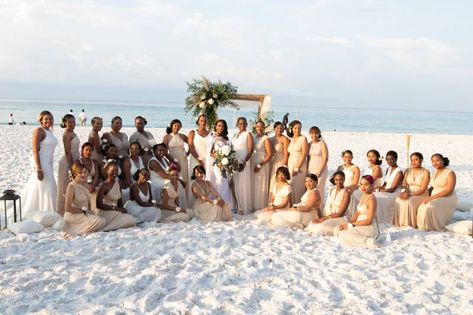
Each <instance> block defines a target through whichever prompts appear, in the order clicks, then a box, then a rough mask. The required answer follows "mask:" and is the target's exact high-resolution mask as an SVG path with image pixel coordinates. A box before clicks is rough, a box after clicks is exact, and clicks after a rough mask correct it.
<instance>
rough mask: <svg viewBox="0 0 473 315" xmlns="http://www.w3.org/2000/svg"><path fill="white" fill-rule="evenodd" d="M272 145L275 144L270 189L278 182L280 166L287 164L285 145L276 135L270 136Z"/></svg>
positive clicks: (270, 173)
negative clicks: (277, 175) (277, 172)
mask: <svg viewBox="0 0 473 315" xmlns="http://www.w3.org/2000/svg"><path fill="white" fill-rule="evenodd" d="M270 141H271V145H272V146H273V159H272V161H271V170H270V172H269V176H270V178H271V179H270V182H269V189H271V187H273V186H274V184H276V171H277V170H278V168H279V167H280V166H287V165H285V164H283V162H284V146H283V145H282V144H281V143H279V142H278V140H277V139H276V137H271V138H270Z"/></svg>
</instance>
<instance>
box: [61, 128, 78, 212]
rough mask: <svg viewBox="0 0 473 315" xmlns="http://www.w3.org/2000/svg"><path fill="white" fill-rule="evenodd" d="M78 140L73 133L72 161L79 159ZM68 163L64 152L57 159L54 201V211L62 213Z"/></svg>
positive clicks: (67, 178)
mask: <svg viewBox="0 0 473 315" xmlns="http://www.w3.org/2000/svg"><path fill="white" fill-rule="evenodd" d="M79 146H80V140H79V137H78V136H77V135H76V134H74V137H73V138H72V139H71V155H72V163H74V162H75V161H78V160H79V159H80V151H79ZM70 169H71V168H70V165H69V163H68V162H67V157H66V154H64V155H63V156H62V157H61V159H60V160H59V165H58V169H57V199H56V200H57V202H56V211H57V212H58V213H59V214H61V215H64V203H65V197H66V188H67V185H69V182H70V179H69V170H70Z"/></svg>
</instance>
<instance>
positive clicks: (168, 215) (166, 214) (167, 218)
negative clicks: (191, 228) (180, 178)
mask: <svg viewBox="0 0 473 315" xmlns="http://www.w3.org/2000/svg"><path fill="white" fill-rule="evenodd" d="M163 190H166V192H167V194H168V197H169V198H168V203H169V206H171V207H179V208H181V209H186V210H187V197H186V191H185V189H184V187H183V186H182V184H181V183H180V182H178V183H177V191H176V189H174V186H173V185H172V183H171V182H167V183H166V184H165V185H164V188H163ZM176 199H178V200H179V206H178V205H177V204H176V201H175V200H176ZM161 214H162V216H161V219H160V220H159V222H162V223H166V222H179V221H183V222H187V221H189V220H190V219H192V214H190V213H186V212H176V211H171V210H164V209H161Z"/></svg>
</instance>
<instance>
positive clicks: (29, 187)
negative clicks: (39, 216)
mask: <svg viewBox="0 0 473 315" xmlns="http://www.w3.org/2000/svg"><path fill="white" fill-rule="evenodd" d="M43 130H44V131H45V133H46V137H45V138H44V139H43V141H41V142H40V143H39V152H38V154H39V159H40V163H41V169H42V170H43V175H44V178H43V180H39V179H38V173H37V171H36V167H35V165H36V164H35V161H34V157H33V156H32V157H31V163H30V164H31V167H32V169H33V172H32V174H31V176H30V179H29V180H28V183H26V186H25V187H24V188H23V190H22V192H21V202H22V210H23V213H24V214H25V215H26V217H28V213H32V212H34V211H55V210H56V195H57V187H56V180H55V178H54V169H53V161H54V150H55V149H56V146H57V144H58V141H57V139H56V137H55V136H54V134H53V133H52V131H51V130H49V129H44V128H43Z"/></svg>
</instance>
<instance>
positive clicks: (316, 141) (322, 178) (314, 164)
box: [308, 126, 328, 204]
mask: <svg viewBox="0 0 473 315" xmlns="http://www.w3.org/2000/svg"><path fill="white" fill-rule="evenodd" d="M309 134H310V138H311V140H312V141H311V142H310V143H309V155H308V159H309V167H308V173H311V174H315V175H316V176H317V178H318V179H319V181H318V185H317V189H318V190H319V192H320V198H321V200H320V202H321V204H323V203H324V195H325V182H326V181H327V175H328V167H327V162H328V148H327V144H326V143H325V141H324V140H323V139H322V132H321V131H320V129H319V127H317V126H313V127H311V128H310V129H309Z"/></svg>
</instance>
